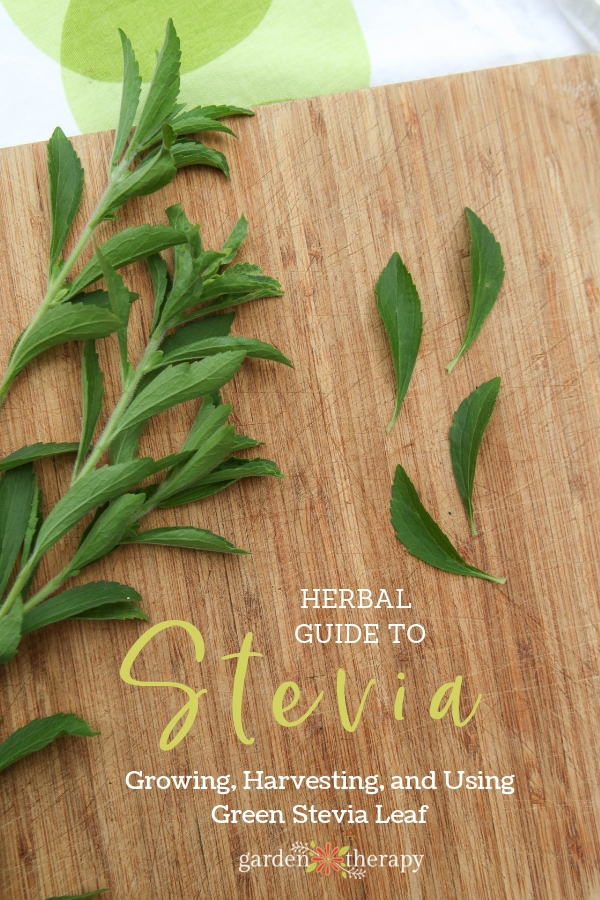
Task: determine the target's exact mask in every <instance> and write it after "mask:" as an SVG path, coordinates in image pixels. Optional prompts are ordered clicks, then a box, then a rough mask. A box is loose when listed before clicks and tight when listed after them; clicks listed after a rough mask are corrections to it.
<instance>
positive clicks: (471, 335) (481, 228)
mask: <svg viewBox="0 0 600 900" xmlns="http://www.w3.org/2000/svg"><path fill="white" fill-rule="evenodd" d="M465 213H466V216H467V222H468V223H469V231H470V232H471V307H470V310H469V320H468V322H467V332H466V334H465V339H464V341H463V345H462V347H461V348H460V350H459V351H458V354H457V355H456V356H455V357H454V359H453V360H452V362H449V363H448V365H447V366H446V368H447V370H448V372H451V371H452V369H453V368H454V366H455V365H456V363H457V362H458V361H459V359H460V358H461V356H462V355H463V353H465V352H466V351H467V350H468V349H469V347H470V346H471V344H472V343H473V341H474V340H475V338H476V337H477V335H478V334H479V332H480V331H481V326H482V325H483V323H484V322H485V320H486V318H487V317H488V315H489V313H490V312H491V311H492V307H493V306H494V303H495V302H496V299H497V297H498V294H499V293H500V288H501V287H502V282H503V281H504V259H503V257H502V249H501V247H500V244H499V243H498V241H497V240H496V238H495V237H494V235H493V234H492V232H491V231H490V230H489V228H488V227H487V226H486V225H484V224H483V222H482V221H481V219H480V218H479V217H478V216H476V215H475V213H474V212H473V211H472V210H470V209H465Z"/></svg>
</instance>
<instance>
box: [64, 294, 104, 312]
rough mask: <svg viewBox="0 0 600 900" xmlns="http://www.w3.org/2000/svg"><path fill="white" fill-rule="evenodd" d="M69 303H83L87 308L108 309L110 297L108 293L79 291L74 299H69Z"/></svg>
mask: <svg viewBox="0 0 600 900" xmlns="http://www.w3.org/2000/svg"><path fill="white" fill-rule="evenodd" d="M68 302H69V303H84V304H86V305H88V306H100V307H101V308H102V309H110V297H109V296H108V291H102V290H97V291H87V292H86V291H81V293H80V294H75V296H74V297H69V300H68Z"/></svg>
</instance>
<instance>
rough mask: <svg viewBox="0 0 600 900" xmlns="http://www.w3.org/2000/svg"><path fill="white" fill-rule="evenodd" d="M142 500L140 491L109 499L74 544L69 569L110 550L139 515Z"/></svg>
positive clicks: (144, 500)
mask: <svg viewBox="0 0 600 900" xmlns="http://www.w3.org/2000/svg"><path fill="white" fill-rule="evenodd" d="M145 502H146V495H145V494H143V493H140V494H124V495H123V496H122V497H117V499H116V500H113V502H112V503H111V504H110V505H109V506H108V508H107V509H105V510H104V512H103V513H102V515H100V516H99V517H98V519H97V520H96V522H94V525H93V527H92V528H91V529H90V531H89V532H88V534H87V535H86V537H85V540H84V541H82V543H81V544H80V545H79V547H78V548H77V552H76V553H75V556H74V557H73V559H72V560H71V562H70V564H69V567H70V569H71V571H72V573H73V574H77V573H78V572H79V571H80V570H81V569H83V568H84V567H85V566H89V565H90V564H91V563H93V562H95V561H96V560H97V559H102V557H103V556H106V555H107V554H108V553H110V552H111V550H114V548H115V547H116V546H117V544H118V543H119V541H120V540H121V538H122V537H123V535H124V534H125V532H126V531H127V530H128V529H129V528H130V527H131V526H132V525H133V524H134V522H137V520H138V519H139V517H140V515H141V511H142V507H143V506H144V503H145Z"/></svg>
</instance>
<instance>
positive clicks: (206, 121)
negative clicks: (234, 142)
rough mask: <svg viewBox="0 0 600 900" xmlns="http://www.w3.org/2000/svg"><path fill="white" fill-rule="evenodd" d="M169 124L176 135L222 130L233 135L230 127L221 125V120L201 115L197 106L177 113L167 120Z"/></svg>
mask: <svg viewBox="0 0 600 900" xmlns="http://www.w3.org/2000/svg"><path fill="white" fill-rule="evenodd" d="M169 125H170V126H171V128H172V129H173V131H174V132H175V134H177V135H180V134H197V133H199V132H201V131H224V132H225V133H226V134H232V135H233V136H234V137H235V134H234V132H233V131H232V130H231V128H228V127H227V125H223V123H222V122H218V121H217V120H216V119H210V118H209V117H208V116H204V115H202V113H200V112H199V107H196V109H188V110H185V111H184V112H181V113H179V115H178V116H175V118H174V119H171V120H170V121H169Z"/></svg>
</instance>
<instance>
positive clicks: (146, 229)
mask: <svg viewBox="0 0 600 900" xmlns="http://www.w3.org/2000/svg"><path fill="white" fill-rule="evenodd" d="M185 243H187V236H186V235H185V234H184V233H183V232H182V231H178V230H177V229H176V228H171V227H170V226H169V225H132V226H131V228H125V229H124V230H123V231H120V232H119V233H118V234H114V235H113V236H112V237H111V238H109V239H108V240H107V241H105V242H104V243H103V244H102V246H101V247H100V250H101V251H102V253H103V254H104V257H105V259H106V261H107V262H108V264H109V265H111V266H112V267H113V269H120V268H121V267H122V266H128V265H130V264H131V263H134V262H137V261H138V260H139V259H145V258H146V257H148V256H152V255H153V254H154V253H160V251H161V250H167V249H168V248H169V247H175V246H176V245H177V244H185ZM99 278H102V268H101V266H100V262H99V261H98V259H97V257H96V256H93V257H92V259H91V260H90V261H89V262H88V263H87V265H86V266H84V267H83V269H82V270H81V272H80V273H79V275H78V276H77V277H76V278H75V279H74V280H73V281H72V282H71V283H70V284H69V285H68V288H69V293H68V294H67V296H66V299H69V298H71V297H74V296H75V294H78V293H79V292H80V291H82V290H83V289H84V288H86V287H88V285H90V284H93V283H94V282H95V281H98V279H99Z"/></svg>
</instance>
